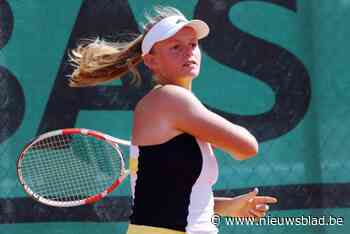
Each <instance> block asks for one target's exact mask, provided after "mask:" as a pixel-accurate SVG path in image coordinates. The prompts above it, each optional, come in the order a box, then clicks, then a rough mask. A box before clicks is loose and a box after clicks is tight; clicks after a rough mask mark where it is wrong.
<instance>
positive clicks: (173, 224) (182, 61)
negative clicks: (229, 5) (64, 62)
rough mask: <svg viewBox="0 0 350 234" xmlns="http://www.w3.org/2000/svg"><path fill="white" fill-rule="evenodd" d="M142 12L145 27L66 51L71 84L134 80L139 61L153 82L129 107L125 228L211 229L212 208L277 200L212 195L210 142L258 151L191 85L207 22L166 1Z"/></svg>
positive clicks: (191, 232) (240, 151) (246, 211)
mask: <svg viewBox="0 0 350 234" xmlns="http://www.w3.org/2000/svg"><path fill="white" fill-rule="evenodd" d="M147 18H148V23H147V24H146V25H145V28H144V33H143V34H141V35H140V36H138V37H137V38H136V39H134V40H132V41H130V42H123V43H108V42H105V41H103V40H96V41H94V42H92V43H90V44H87V45H82V46H79V47H78V48H77V49H76V50H74V51H73V53H72V56H71V58H72V61H73V63H74V64H75V65H76V66H77V68H76V69H75V71H74V73H73V74H72V77H71V79H70V85H71V86H75V87H78V86H91V85H96V84H100V83H103V82H107V81H111V80H113V79H117V78H119V77H120V76H122V75H124V74H126V73H127V72H132V73H133V74H134V80H135V81H137V82H138V83H139V82H140V81H142V78H141V77H140V74H139V73H138V72H137V69H136V66H137V64H139V63H140V62H142V61H143V62H144V64H145V65H146V66H147V67H148V68H149V69H150V71H151V72H152V74H153V78H154V81H155V82H156V84H157V85H156V86H155V88H154V89H152V90H151V91H150V92H149V93H148V94H147V95H145V96H144V97H143V98H142V99H141V100H140V101H139V102H138V104H137V106H136V108H135V112H134V120H133V129H132V146H131V147H130V156H131V170H132V175H131V182H132V195H133V207H132V215H131V217H130V225H129V228H128V234H157V233H164V234H175V233H187V234H214V233H217V232H218V229H217V228H216V226H215V225H214V224H213V223H212V222H211V219H212V217H213V215H214V213H218V214H221V215H224V216H237V217H252V218H259V217H263V216H265V215H266V212H267V211H268V209H269V206H268V204H269V203H275V202H276V201H277V199H276V198H274V197H269V196H258V195H257V193H258V191H257V189H254V190H253V191H251V192H250V193H247V194H244V195H241V196H238V197H233V198H216V197H215V198H214V196H213V191H212V186H213V185H214V183H215V182H216V180H217V177H218V165H217V161H216V158H215V155H214V153H213V149H212V145H214V146H215V147H217V148H219V149H222V150H224V151H226V152H227V153H229V154H230V155H232V157H233V158H234V159H237V160H245V159H249V158H251V157H253V156H255V155H256V154H257V153H258V143H257V141H256V139H255V138H254V136H252V135H251V134H250V133H249V131H247V130H246V129H245V128H243V127H241V126H238V125H236V124H233V123H231V122H229V121H227V120H226V119H224V118H222V117H221V116H219V115H217V114H215V113H213V112H211V111H210V110H208V109H207V108H206V107H205V106H204V105H203V104H202V103H201V102H200V101H199V100H198V98H197V97H196V96H195V95H194V93H193V92H192V82H193V80H194V79H195V78H196V77H197V76H198V75H199V72H200V66H201V51H200V49H199V46H198V40H200V39H202V38H204V37H206V36H207V35H208V34H209V27H208V25H207V24H206V23H205V22H203V21H201V20H188V19H186V18H185V16H184V15H183V14H182V13H181V12H179V11H178V10H177V9H175V8H171V7H156V8H155V14H154V15H152V16H149V15H148V16H147ZM218 46H220V45H218ZM213 79H216V77H213Z"/></svg>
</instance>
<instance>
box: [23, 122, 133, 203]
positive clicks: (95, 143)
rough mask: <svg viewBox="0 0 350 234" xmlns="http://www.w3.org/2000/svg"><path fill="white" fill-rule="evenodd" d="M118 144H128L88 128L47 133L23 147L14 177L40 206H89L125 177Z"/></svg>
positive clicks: (109, 191)
mask: <svg viewBox="0 0 350 234" xmlns="http://www.w3.org/2000/svg"><path fill="white" fill-rule="evenodd" d="M120 145H126V146H128V145H130V142H129V141H126V140H121V139H117V138H114V137H111V136H109V135H107V134H103V133H100V132H97V131H93V130H89V129H80V128H71V129H62V130H56V131H51V132H48V133H45V134H42V135H40V136H38V137H37V138H36V139H34V140H33V141H31V142H30V143H29V144H27V145H26V146H25V148H24V149H23V150H22V152H21V154H20V155H19V157H18V159H17V175H18V178H19V181H20V183H21V184H22V186H23V188H24V190H25V192H26V193H27V194H28V195H29V196H30V197H32V198H34V199H35V200H37V201H39V202H41V203H43V204H46V205H50V206H56V207H72V206H80V205H85V204H91V203H94V202H96V201H98V200H100V199H102V198H103V197H105V196H107V194H109V193H111V192H112V191H113V190H114V189H115V188H117V187H118V186H119V185H120V183H121V182H122V181H123V180H124V179H125V177H126V176H127V175H128V174H129V171H128V170H126V169H125V164H124V159H123V154H122V150H121V148H120Z"/></svg>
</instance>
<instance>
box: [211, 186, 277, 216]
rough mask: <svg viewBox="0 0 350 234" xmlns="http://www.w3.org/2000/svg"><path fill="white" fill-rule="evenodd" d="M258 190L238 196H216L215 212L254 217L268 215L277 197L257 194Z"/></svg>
mask: <svg viewBox="0 0 350 234" xmlns="http://www.w3.org/2000/svg"><path fill="white" fill-rule="evenodd" d="M257 194H258V190H257V189H254V190H253V191H252V192H249V193H246V194H243V195H240V196H237V197H215V198H214V212H215V213H216V214H219V215H222V216H231V217H254V218H260V217H263V216H265V215H266V212H267V211H268V210H269V205H268V204H270V203H276V202H277V198H275V197H270V196H257Z"/></svg>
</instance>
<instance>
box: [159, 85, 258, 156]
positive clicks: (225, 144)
mask: <svg viewBox="0 0 350 234" xmlns="http://www.w3.org/2000/svg"><path fill="white" fill-rule="evenodd" d="M157 95H159V96H158V98H157V99H158V100H159V103H158V104H159V106H158V107H159V108H160V110H161V113H162V116H163V117H164V118H165V119H166V120H167V122H168V123H169V125H170V127H171V128H173V129H176V130H179V131H181V132H186V133H189V134H191V135H193V136H195V137H197V138H199V139H201V140H203V141H206V142H209V143H211V144H213V145H215V146H216V147H218V148H220V149H222V150H224V151H226V152H228V153H229V154H230V155H232V156H233V157H234V158H235V159H238V160H243V159H247V158H250V157H252V156H254V155H256V154H257V153H258V143H257V141H256V139H255V137H254V136H253V135H252V134H250V133H249V131H248V130H247V129H245V128H243V127H241V126H238V125H235V124H233V123H231V122H229V121H228V120H226V119H224V118H223V117H221V116H220V115H218V114H216V113H214V112H212V111H210V110H208V109H207V108H206V107H205V106H204V105H203V104H202V103H201V102H200V101H199V100H198V99H197V98H196V97H195V96H194V95H193V94H192V93H191V92H190V91H188V90H186V89H184V88H182V87H179V86H175V85H166V86H164V87H162V88H160V89H158V94H157Z"/></svg>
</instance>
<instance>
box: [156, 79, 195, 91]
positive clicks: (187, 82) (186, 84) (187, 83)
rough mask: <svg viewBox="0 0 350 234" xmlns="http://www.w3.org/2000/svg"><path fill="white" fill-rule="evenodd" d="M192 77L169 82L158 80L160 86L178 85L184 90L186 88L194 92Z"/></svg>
mask: <svg viewBox="0 0 350 234" xmlns="http://www.w3.org/2000/svg"><path fill="white" fill-rule="evenodd" d="M192 79H193V78H192V77H182V78H178V79H176V80H175V81H169V80H167V79H163V78H162V79H158V84H160V85H166V84H172V85H177V86H180V87H182V88H185V89H187V90H190V91H192Z"/></svg>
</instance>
